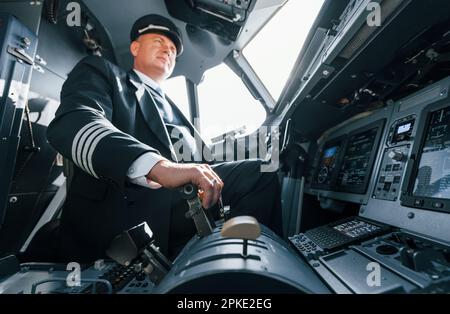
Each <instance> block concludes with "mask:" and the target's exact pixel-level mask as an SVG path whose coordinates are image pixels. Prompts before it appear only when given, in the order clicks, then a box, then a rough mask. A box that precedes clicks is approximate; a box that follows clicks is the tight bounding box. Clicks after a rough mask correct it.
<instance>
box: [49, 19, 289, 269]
mask: <svg viewBox="0 0 450 314" xmlns="http://www.w3.org/2000/svg"><path fill="white" fill-rule="evenodd" d="M148 34H153V35H155V34H156V35H161V36H162V37H163V40H169V41H170V42H171V43H172V45H174V46H175V47H176V52H175V56H173V60H175V57H176V56H179V55H180V54H181V52H182V50H183V45H182V38H181V34H180V32H179V30H178V29H177V27H176V26H175V25H174V24H173V23H172V22H171V21H170V20H168V19H166V18H164V17H162V16H159V15H146V16H144V17H142V18H140V19H138V20H137V21H136V22H135V23H134V25H133V28H132V30H131V34H130V37H131V42H132V45H133V42H135V41H137V40H140V39H139V37H142V36H147V35H148ZM161 36H160V37H161ZM147 37H151V36H147ZM160 39H161V38H160ZM158 44H159V43H158ZM135 45H136V44H135ZM132 52H133V50H132ZM167 54H168V55H169V56H170V52H168V53H167ZM134 57H135V59H134V60H135V65H136V56H134ZM144 61H145V60H144ZM164 61H167V60H166V59H164ZM174 63H175V62H173V66H174ZM173 66H172V68H171V70H170V71H168V72H170V73H165V76H164V78H165V77H168V76H169V75H170V74H171V71H172V70H173ZM196 132H197V131H196V130H195V128H194V127H193V126H192V124H191V123H190V122H189V121H188V120H187V119H186V118H185V117H184V115H183V114H182V113H181V111H180V110H179V109H178V108H177V107H176V106H175V105H174V104H173V103H172V102H171V101H170V100H169V99H168V98H167V97H166V96H165V94H164V92H163V91H162V90H161V89H160V87H159V84H158V82H157V81H156V80H155V79H152V78H151V77H150V76H148V75H146V74H144V73H142V72H141V71H139V70H138V69H137V67H136V66H134V69H132V70H131V71H129V72H126V71H124V70H122V69H120V68H119V67H117V66H116V65H114V64H112V63H110V62H108V61H107V60H105V59H102V58H100V57H96V56H89V57H86V58H84V59H83V60H81V61H80V62H79V63H78V64H77V65H76V66H75V67H74V69H73V70H72V71H71V72H70V74H69V75H68V78H67V80H66V81H65V83H64V85H63V87H62V90H61V105H60V106H59V108H58V110H57V112H56V116H55V119H54V120H53V121H52V122H51V124H50V125H49V127H48V132H47V137H48V140H49V142H50V144H51V145H52V146H53V147H54V148H55V149H56V150H57V151H58V152H59V153H61V154H62V155H63V156H64V157H65V158H66V159H68V160H70V161H71V162H72V163H73V166H74V171H73V176H72V178H71V182H70V186H69V189H68V191H67V198H66V201H65V204H64V207H63V211H62V216H61V225H60V228H59V237H58V240H59V259H60V260H61V261H76V262H81V263H87V262H92V261H94V260H96V259H98V258H104V257H105V250H106V249H107V248H108V246H109V244H110V242H111V240H112V239H113V238H114V237H115V236H116V235H118V234H120V233H121V232H122V231H124V230H127V229H129V228H131V227H133V226H136V225H138V224H140V223H142V222H143V221H146V222H147V224H148V225H149V226H150V228H151V229H152V231H153V233H154V237H155V239H156V242H157V245H158V246H159V247H160V250H161V251H162V253H164V254H166V255H167V256H169V257H170V258H173V257H176V254H177V253H178V252H179V250H180V249H181V248H182V247H183V246H184V245H185V244H186V242H187V241H188V240H189V239H190V238H191V237H192V236H193V235H194V234H195V231H196V230H195V225H194V223H193V221H192V220H188V219H186V218H185V217H184V213H185V212H186V211H187V210H188V206H187V203H186V201H185V200H183V199H181V197H180V195H179V193H178V192H177V190H176V189H174V188H175V186H170V185H165V184H164V183H161V182H163V181H165V180H167V179H170V178H172V177H173V178H174V179H176V177H177V175H178V173H179V174H180V176H181V175H182V173H183V169H185V168H180V170H179V171H175V172H172V174H174V175H172V174H169V173H167V175H166V176H165V175H164V173H163V172H160V173H162V175H160V178H162V180H161V182H158V181H157V180H150V179H149V176H148V174H150V173H152V172H153V169H156V167H157V166H155V165H158V164H159V163H160V162H161V161H164V162H165V163H166V164H167V165H169V166H174V167H176V166H178V165H180V164H179V163H182V162H184V160H181V158H180V154H181V153H180V151H178V154H177V151H175V149H174V144H175V143H176V141H180V140H182V141H183V144H184V145H183V147H184V148H186V147H188V148H189V150H190V152H189V153H190V154H191V156H192V157H197V158H198V157H199V156H200V157H202V156H203V154H202V151H203V147H204V146H205V143H203V142H201V143H199V141H198V140H197V141H196V140H195V139H196V138H200V136H199V134H197V133H196ZM172 134H177V136H176V138H174V137H173V136H170V135H172ZM185 154H186V152H183V156H185ZM198 161H199V163H197V164H193V163H190V164H189V163H188V164H186V167H187V168H195V167H197V168H196V169H197V170H198V169H199V167H202V168H201V169H206V170H205V171H204V173H206V175H208V176H209V178H210V179H211V178H213V179H211V180H210V181H211V184H212V186H213V188H215V187H214V184H218V183H219V182H218V181H221V182H223V183H222V184H223V185H221V186H220V187H219V191H220V192H221V195H222V198H223V202H224V204H227V205H230V206H231V216H237V215H251V216H254V217H255V218H256V219H257V220H258V221H259V222H261V223H262V224H265V225H266V226H268V227H269V228H271V229H272V230H273V231H275V232H276V233H278V234H281V203H280V188H279V183H278V178H277V176H276V173H267V172H261V171H260V166H261V163H262V162H261V161H260V160H246V161H237V162H222V163H219V164H216V165H211V167H210V166H206V165H205V163H206V161H205V160H204V159H200V160H198ZM175 163H176V164H175ZM208 169H209V170H208ZM202 171H203V170H202ZM202 171H200V172H202ZM197 172H198V171H197ZM169 176H170V178H169ZM215 176H218V177H215ZM219 177H220V178H219ZM215 178H218V179H215ZM185 181H186V180H185ZM189 182H192V183H194V184H196V185H198V184H197V182H196V181H195V179H192V180H189V179H188V180H187V181H186V182H185V183H189ZM202 182H203V181H202ZM208 182H209V181H208ZM200 188H201V186H200ZM214 191H216V192H217V189H215V190H214ZM211 195H213V194H211ZM217 197H218V196H217V193H216V194H214V199H213V200H212V202H211V204H210V205H211V206H212V205H214V204H212V203H214V202H216V201H217ZM210 210H211V211H212V213H213V215H214V216H215V217H218V210H217V205H216V206H212V207H211V208H210Z"/></svg>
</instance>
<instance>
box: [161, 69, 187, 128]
mask: <svg viewBox="0 0 450 314" xmlns="http://www.w3.org/2000/svg"><path fill="white" fill-rule="evenodd" d="M162 88H163V90H164V92H165V93H166V95H167V96H169V98H170V99H171V100H172V101H173V102H174V103H175V104H176V105H177V107H178V109H180V110H181V112H183V114H184V115H185V116H186V118H188V120H189V121H190V120H191V112H190V110H189V100H188V95H187V88H186V78H185V77H184V76H176V77H172V78H170V79H168V80H165V81H164V83H163V85H162Z"/></svg>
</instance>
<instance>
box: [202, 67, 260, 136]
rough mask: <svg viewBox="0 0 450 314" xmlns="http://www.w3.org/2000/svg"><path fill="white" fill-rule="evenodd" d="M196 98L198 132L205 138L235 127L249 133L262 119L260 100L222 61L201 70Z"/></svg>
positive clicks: (257, 126) (258, 125) (256, 127)
mask: <svg viewBox="0 0 450 314" xmlns="http://www.w3.org/2000/svg"><path fill="white" fill-rule="evenodd" d="M198 99H199V110H200V128H201V134H202V137H203V138H204V139H206V140H210V139H212V138H214V137H217V136H219V135H222V134H224V133H227V132H230V131H233V130H237V129H239V130H240V131H241V132H242V133H251V132H253V131H255V130H257V129H258V128H259V127H260V126H261V124H262V123H263V122H264V120H265V118H266V112H265V110H264V108H263V107H262V105H261V103H260V102H259V101H258V100H256V99H255V98H253V96H252V95H251V94H250V92H249V91H248V89H247V88H246V87H245V85H244V84H242V80H241V79H240V78H239V77H238V76H237V75H236V74H235V73H234V72H233V71H231V70H230V68H228V67H227V66H226V65H225V64H221V65H219V66H217V67H214V68H212V69H210V70H208V71H206V72H205V77H204V80H203V82H202V83H200V84H199V85H198Z"/></svg>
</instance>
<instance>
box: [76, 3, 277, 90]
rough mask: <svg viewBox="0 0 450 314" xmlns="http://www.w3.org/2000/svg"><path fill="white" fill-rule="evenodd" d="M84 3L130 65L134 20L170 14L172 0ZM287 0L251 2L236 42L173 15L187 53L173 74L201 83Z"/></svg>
mask: <svg viewBox="0 0 450 314" xmlns="http://www.w3.org/2000/svg"><path fill="white" fill-rule="evenodd" d="M181 1H184V0H177V1H176V2H181ZM83 2H84V3H85V4H86V6H87V7H88V8H89V10H90V11H91V13H92V14H93V15H94V16H95V17H96V18H97V19H98V21H99V22H100V23H101V24H102V25H103V26H104V28H105V29H106V32H107V33H108V35H109V36H110V39H111V41H112V46H113V48H114V55H115V57H116V60H117V63H118V64H119V65H120V66H122V67H124V68H130V67H131V61H132V60H131V56H130V53H129V44H130V40H129V30H130V29H131V26H132V24H133V22H134V21H135V20H136V19H138V18H139V17H141V16H143V15H145V14H161V15H165V16H170V14H169V10H168V8H167V6H166V3H168V4H169V5H170V3H171V2H173V1H164V0H151V1H149V0H128V1H123V0H108V1H107V2H108V4H107V5H105V1H98V0H83ZM188 2H189V1H186V3H188ZM285 2H286V0H258V1H256V2H255V3H252V6H250V7H249V8H250V10H251V12H250V13H249V15H248V16H247V19H246V21H245V22H244V23H241V24H242V29H241V31H240V33H239V36H238V37H237V38H236V40H235V41H230V39H229V38H224V37H223V36H218V35H217V34H214V33H213V32H211V31H206V30H204V29H201V28H200V27H204V25H192V24H191V23H189V24H188V23H186V22H185V21H182V20H180V19H176V18H173V17H172V20H173V21H174V22H175V24H176V25H177V26H178V28H179V29H180V30H181V32H182V36H183V41H184V53H183V54H182V55H181V56H180V57H179V58H178V60H177V66H176V68H175V70H174V73H173V76H178V75H184V76H186V77H188V78H189V79H190V80H191V81H193V82H194V83H199V82H200V81H201V79H202V76H203V74H204V72H205V71H206V70H207V69H209V68H212V67H214V66H216V65H218V64H220V63H221V62H222V61H223V60H224V59H225V57H226V56H227V55H228V54H229V53H230V52H231V51H232V50H235V49H237V50H239V49H242V48H243V47H244V46H245V45H246V44H247V43H248V42H249V41H250V40H251V39H252V38H253V37H254V36H255V34H256V33H257V32H258V31H259V30H260V29H261V28H262V27H263V26H264V25H265V23H267V21H268V20H270V18H271V17H272V16H273V15H274V14H275V13H276V11H277V10H279V9H280V8H281V7H282V5H283V4H284V3H285ZM171 13H173V12H172V11H171ZM196 14H204V15H205V14H206V15H207V13H198V12H196Z"/></svg>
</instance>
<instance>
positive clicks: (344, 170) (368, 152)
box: [338, 127, 378, 187]
mask: <svg viewBox="0 0 450 314" xmlns="http://www.w3.org/2000/svg"><path fill="white" fill-rule="evenodd" d="M377 132H378V127H374V128H371V129H369V130H367V131H364V132H361V133H357V134H355V135H352V136H351V137H350V138H349V141H348V145H347V149H346V150H345V154H344V158H343V159H344V160H343V163H342V166H341V170H340V172H339V176H338V184H339V185H341V186H349V187H357V186H363V185H364V184H365V182H367V181H366V177H367V175H368V172H369V171H370V168H371V166H372V165H370V162H371V157H372V151H373V150H374V149H376V147H374V146H375V140H376V138H377Z"/></svg>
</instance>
